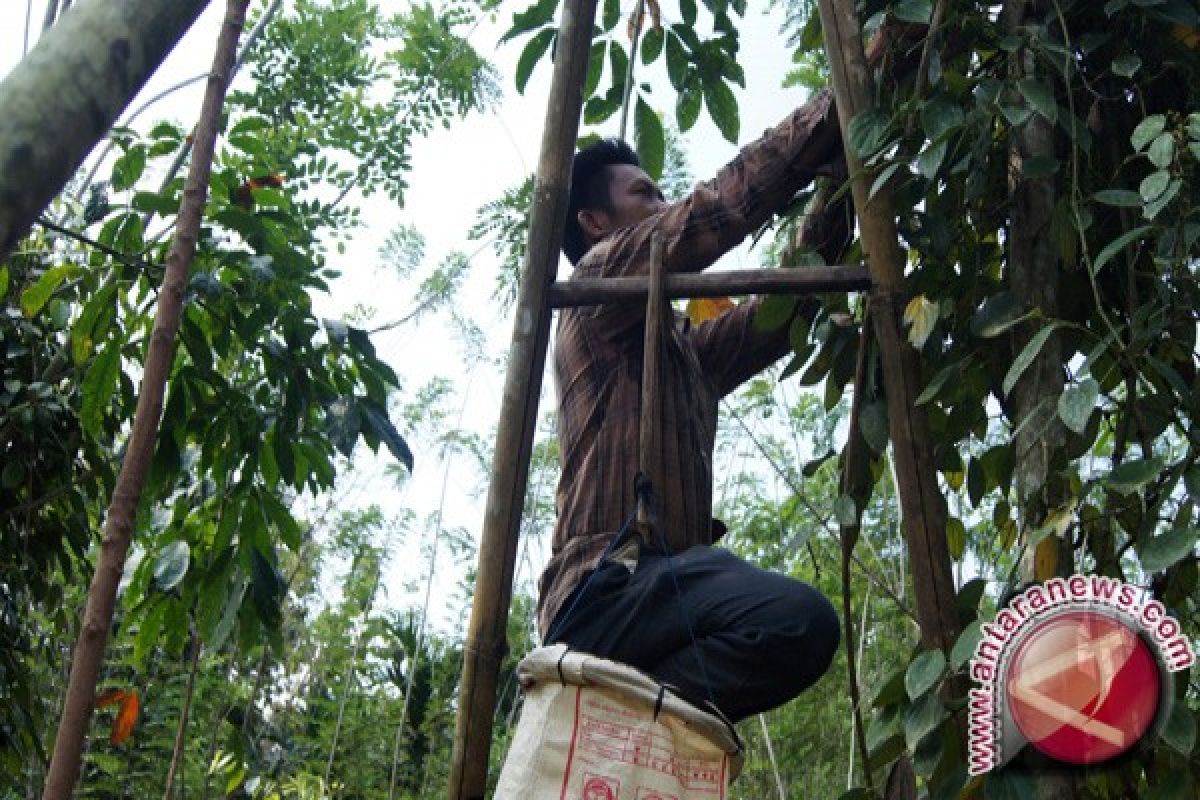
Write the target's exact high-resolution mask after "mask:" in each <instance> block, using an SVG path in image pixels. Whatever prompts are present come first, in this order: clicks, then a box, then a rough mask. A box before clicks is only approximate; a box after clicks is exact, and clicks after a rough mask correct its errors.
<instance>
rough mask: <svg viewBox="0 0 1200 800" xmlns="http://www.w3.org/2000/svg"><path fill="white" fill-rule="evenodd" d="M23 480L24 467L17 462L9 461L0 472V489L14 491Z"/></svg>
mask: <svg viewBox="0 0 1200 800" xmlns="http://www.w3.org/2000/svg"><path fill="white" fill-rule="evenodd" d="M23 480H25V466H24V465H23V464H22V463H21V462H19V461H9V462H8V463H6V464H5V465H4V471H3V472H0V487H3V488H5V489H15V488H16V487H18V486H20V485H21V481H23Z"/></svg>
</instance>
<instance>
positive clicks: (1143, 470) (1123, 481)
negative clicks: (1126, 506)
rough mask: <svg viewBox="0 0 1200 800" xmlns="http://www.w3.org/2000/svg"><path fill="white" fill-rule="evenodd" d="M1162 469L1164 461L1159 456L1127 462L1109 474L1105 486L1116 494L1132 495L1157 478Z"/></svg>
mask: <svg viewBox="0 0 1200 800" xmlns="http://www.w3.org/2000/svg"><path fill="white" fill-rule="evenodd" d="M1162 469H1163V460H1162V459H1161V458H1159V457H1157V456H1155V457H1154V458H1142V459H1138V460H1136V461H1126V462H1125V463H1124V464H1122V465H1121V466H1119V467H1117V468H1116V469H1114V470H1113V471H1112V472H1110V473H1108V477H1106V478H1105V479H1104V485H1105V486H1107V487H1108V488H1110V489H1112V490H1113V491H1114V492H1118V493H1120V494H1131V493H1133V492H1136V491H1137V490H1138V489H1140V488H1141V487H1142V486H1145V485H1146V484H1147V483H1149V482H1150V481H1152V480H1154V479H1155V478H1157V477H1158V473H1160V472H1162Z"/></svg>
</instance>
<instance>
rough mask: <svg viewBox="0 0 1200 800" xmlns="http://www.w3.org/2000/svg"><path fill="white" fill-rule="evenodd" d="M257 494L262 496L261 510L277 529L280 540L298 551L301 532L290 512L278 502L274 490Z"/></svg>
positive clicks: (301, 536)
mask: <svg viewBox="0 0 1200 800" xmlns="http://www.w3.org/2000/svg"><path fill="white" fill-rule="evenodd" d="M259 496H260V497H261V498H262V502H263V510H264V511H266V512H267V518H268V519H269V520H271V522H273V523H274V524H275V527H276V528H277V529H278V530H279V539H280V541H282V542H283V543H284V544H286V545H287V546H288V547H289V548H291V549H292V550H293V551H295V552H299V550H300V545H301V539H302V538H303V534H302V533H301V531H300V524H299V523H298V522H296V518H295V517H293V516H292V512H291V511H289V510H288V508H287V506H285V505H284V504H283V503H282V502H280V500H279V498H278V497H276V496H275V493H274V492H270V491H264V492H262V493H261V494H260V495H259Z"/></svg>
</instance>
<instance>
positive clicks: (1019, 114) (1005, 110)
mask: <svg viewBox="0 0 1200 800" xmlns="http://www.w3.org/2000/svg"><path fill="white" fill-rule="evenodd" d="M1000 113H1001V114H1003V115H1004V118H1005V119H1006V120H1008V124H1009V125H1011V126H1012V127H1014V128H1019V127H1021V126H1022V125H1024V124H1025V120H1027V119H1029V117H1030V115H1031V114H1032V113H1033V112H1032V111H1030V110H1029V109H1028V108H1026V107H1025V106H1010V105H1001V106H1000Z"/></svg>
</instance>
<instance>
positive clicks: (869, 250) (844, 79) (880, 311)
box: [817, 0, 959, 651]
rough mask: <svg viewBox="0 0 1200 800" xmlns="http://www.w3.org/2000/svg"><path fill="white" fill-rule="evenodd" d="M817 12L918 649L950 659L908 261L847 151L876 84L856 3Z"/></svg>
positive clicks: (889, 208) (940, 527)
mask: <svg viewBox="0 0 1200 800" xmlns="http://www.w3.org/2000/svg"><path fill="white" fill-rule="evenodd" d="M817 7H818V9H819V11H820V14H821V26H822V28H824V31H825V50H826V53H827V54H828V56H829V66H830V72H831V77H832V83H833V91H834V96H835V97H836V98H837V106H838V118H839V122H840V124H841V128H842V140H843V142H844V143H845V145H844V146H845V150H846V163H847V165H848V166H849V168H850V174H851V175H852V176H853V180H852V184H851V189H852V191H853V195H854V206H855V209H856V210H857V212H858V225H859V234H860V236H861V238H862V244H863V250H864V251H865V252H866V256H867V266H868V268H869V269H870V271H871V281H872V284H873V286H874V289H873V291H872V293H871V301H872V314H871V316H872V319H873V320H874V325H875V339H876V341H877V342H878V343H879V351H880V356H881V357H882V362H883V378H884V387H885V389H886V392H887V405H888V424H889V428H890V431H889V432H890V435H891V440H892V447H893V451H894V454H895V459H896V478H897V487H896V488H897V491H898V493H899V495H900V508H901V513H902V515H903V517H904V534H905V540H906V542H907V544H908V551H909V558H910V561H911V564H912V573H913V588H914V593H915V594H916V599H917V619H918V622H919V624H920V627H921V641H922V644H923V645H924V646H925V647H927V648H939V649H942V650H946V651H948V650H949V648H950V647H951V646H953V644H954V641H955V639H956V638H957V637H958V632H959V625H958V619H957V615H956V614H955V610H954V595H955V592H954V579H953V574H952V572H951V569H950V554H949V551H948V550H947V548H946V510H945V501H944V499H943V498H942V496H941V491H940V489H939V488H938V482H937V471H936V469H935V467H934V461H933V447H932V444H931V440H930V436H929V422H928V420H927V418H926V416H925V412H924V409H922V408H919V407H917V405H916V403H915V400H916V396H917V394H918V393H919V392H920V391H921V382H920V377H921V373H920V367H919V364H918V363H917V354H916V351H915V350H913V349H912V347H910V346H909V345H908V342H907V339H906V338H905V336H904V329H903V326H902V324H901V319H900V316H901V311H902V307H901V306H902V302H903V294H902V292H903V279H904V263H905V256H904V253H903V252H902V251H901V250H900V244H899V239H898V238H897V235H896V213H895V201H894V199H893V196H892V193H891V191H890V190H889V188H888V186H887V185H886V184H885V185H884V186H883V187H882V188H881V189H880V190H879V191H878V192H876V194H875V196H874V197H871V196H870V188H871V185H872V183H873V182H874V180H875V174H874V173H875V170H870V169H864V168H863V165H862V163H861V162H860V161H859V159H858V157H857V155H856V154H855V152H854V148H853V147H852V146H850V144H849V136H848V131H849V125H850V121H851V120H852V119H854V117H855V116H857V115H859V114H861V113H863V112H864V111H867V110H869V109H870V108H871V107H872V105H873V104H874V101H873V99H872V98H873V97H874V90H873V87H872V83H873V81H872V79H871V74H870V72H869V68H868V65H867V59H866V55H865V53H864V51H863V42H862V27H861V26H860V24H859V22H858V16H857V14H856V12H855V7H854V0H818V2H817Z"/></svg>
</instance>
